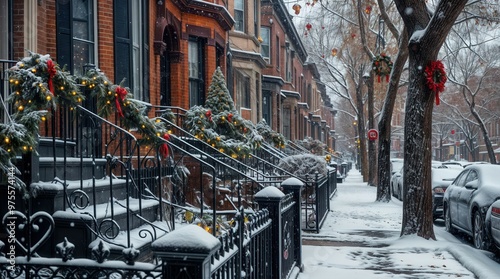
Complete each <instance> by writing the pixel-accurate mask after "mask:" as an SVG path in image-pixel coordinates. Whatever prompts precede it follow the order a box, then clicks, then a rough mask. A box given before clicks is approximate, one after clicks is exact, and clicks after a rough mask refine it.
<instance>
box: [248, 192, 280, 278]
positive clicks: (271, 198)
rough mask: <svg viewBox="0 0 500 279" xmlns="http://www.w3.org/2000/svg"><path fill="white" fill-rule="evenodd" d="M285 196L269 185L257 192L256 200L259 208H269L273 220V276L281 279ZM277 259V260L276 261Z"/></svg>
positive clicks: (271, 265)
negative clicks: (282, 211)
mask: <svg viewBox="0 0 500 279" xmlns="http://www.w3.org/2000/svg"><path fill="white" fill-rule="evenodd" d="M284 198H285V194H283V192H281V191H280V190H279V189H278V188H276V187H274V186H268V187H265V188H264V189H262V190H260V191H259V192H258V193H257V194H255V197H254V199H255V201H256V202H257V203H258V204H259V208H260V209H263V208H267V210H268V211H269V218H270V219H271V220H272V226H271V227H272V236H271V243H274V244H275V245H273V247H272V249H271V250H270V252H271V258H272V261H273V262H272V263H269V266H270V267H271V278H276V279H281V270H282V269H283V260H282V256H281V252H282V251H283V241H282V238H283V230H282V225H281V223H282V216H281V201H282V200H283V199H284ZM274 261H276V262H274Z"/></svg>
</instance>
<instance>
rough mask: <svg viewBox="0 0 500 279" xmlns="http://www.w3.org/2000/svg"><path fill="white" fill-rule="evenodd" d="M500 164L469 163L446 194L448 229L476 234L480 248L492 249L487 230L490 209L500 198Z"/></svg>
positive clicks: (475, 242) (473, 235) (445, 204)
mask: <svg viewBox="0 0 500 279" xmlns="http://www.w3.org/2000/svg"><path fill="white" fill-rule="evenodd" d="M499 182H500V165H493V164H475V165H470V166H467V167H466V168H465V169H464V170H462V171H461V173H460V174H459V175H458V177H457V178H456V179H455V180H454V181H453V183H451V184H450V186H448V188H447V189H446V192H445V193H444V200H443V210H444V216H445V225H446V229H447V230H448V231H449V232H451V233H453V232H455V231H456V230H460V231H462V232H465V233H466V234H468V235H470V236H472V239H473V242H474V246H475V247H476V248H478V249H486V248H488V241H487V231H486V229H485V222H484V221H485V217H486V212H487V210H488V209H489V207H490V206H491V204H492V203H493V202H494V201H495V200H497V199H500V183H499Z"/></svg>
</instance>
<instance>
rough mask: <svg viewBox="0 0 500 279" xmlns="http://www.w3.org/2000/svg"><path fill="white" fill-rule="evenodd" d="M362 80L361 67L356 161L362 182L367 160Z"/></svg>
mask: <svg viewBox="0 0 500 279" xmlns="http://www.w3.org/2000/svg"><path fill="white" fill-rule="evenodd" d="M362 80H363V67H360V68H359V72H358V81H359V82H358V85H357V86H356V109H357V110H358V137H359V138H358V139H359V146H358V147H359V148H358V152H359V158H360V162H358V163H359V164H360V166H361V175H362V176H363V182H366V181H368V160H367V158H366V157H367V156H366V154H367V152H366V129H365V113H364V108H363V96H362V92H361V81H362Z"/></svg>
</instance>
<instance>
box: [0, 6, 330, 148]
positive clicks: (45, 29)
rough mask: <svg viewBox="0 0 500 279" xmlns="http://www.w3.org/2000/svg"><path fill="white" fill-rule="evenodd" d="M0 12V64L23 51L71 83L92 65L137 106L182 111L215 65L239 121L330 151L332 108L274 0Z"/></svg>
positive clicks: (195, 100)
mask: <svg viewBox="0 0 500 279" xmlns="http://www.w3.org/2000/svg"><path fill="white" fill-rule="evenodd" d="M0 5H1V6H0V8H1V9H0V59H3V60H18V59H20V58H22V57H24V56H26V55H27V52H26V51H27V50H30V51H33V52H37V53H40V54H50V55H51V57H52V58H53V59H54V60H55V61H57V62H58V63H59V64H60V65H61V66H65V67H66V69H67V70H68V71H70V72H71V73H73V74H76V75H80V74H82V73H83V72H84V71H85V69H86V67H91V66H95V67H98V68H99V69H101V70H102V71H103V72H104V73H105V74H106V75H107V76H108V77H109V78H110V79H111V80H112V81H113V82H114V83H117V84H118V83H120V82H122V84H123V85H125V86H128V87H130V88H131V91H132V92H133V94H134V96H135V98H136V99H140V100H142V101H145V102H148V103H151V104H152V105H166V106H175V107H181V108H184V109H188V108H190V107H191V106H194V105H202V104H203V103H204V100H205V96H206V93H207V88H208V85H209V84H210V79H211V76H212V74H213V72H214V70H215V69H216V67H219V66H220V67H221V68H222V70H223V72H224V74H225V75H226V80H227V83H228V88H229V89H230V91H231V93H232V95H233V99H234V101H235V104H236V106H237V108H238V109H239V111H240V113H241V115H243V116H244V117H245V118H247V119H250V120H251V121H253V122H254V123H257V122H259V121H260V120H261V119H265V120H266V121H267V123H268V124H269V125H270V126H271V127H272V128H273V129H274V130H276V131H279V132H281V133H283V134H284V135H285V136H286V138H288V139H291V140H295V139H303V138H305V137H307V136H311V137H313V138H315V139H319V140H321V141H323V142H325V143H327V144H329V146H330V147H331V146H332V144H333V143H332V139H331V134H332V131H333V130H334V126H333V118H332V117H331V107H332V106H331V104H330V103H329V98H328V96H327V94H326V92H325V91H326V90H325V87H324V86H323V85H322V84H321V81H320V75H319V73H318V71H317V68H316V65H314V64H311V63H308V60H307V53H306V50H305V48H304V46H303V44H302V42H301V40H300V35H299V33H298V32H297V30H296V29H295V27H294V25H293V22H292V17H291V15H290V13H289V11H288V9H287V7H286V6H285V4H284V2H283V1H282V0H272V1H253V0H235V1H224V0H213V1H191V0H173V1H172V0H167V1H153V0H150V1H132V0H126V1H123V0H120V1H118V0H114V1H113V0H85V1H83V0H75V1H65V0H58V1H55V0H41V1H40V0H39V1H35V0H33V1H29V0H26V1H12V0H2V1H0ZM5 67H7V66H5ZM5 89H6V88H4V89H3V90H2V91H3V94H6V92H7V91H6V90H5ZM325 110H326V113H325Z"/></svg>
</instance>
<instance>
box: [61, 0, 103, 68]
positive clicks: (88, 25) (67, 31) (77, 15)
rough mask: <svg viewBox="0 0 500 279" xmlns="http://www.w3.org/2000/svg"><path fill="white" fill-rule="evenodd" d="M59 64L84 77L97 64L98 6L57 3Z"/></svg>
mask: <svg viewBox="0 0 500 279" xmlns="http://www.w3.org/2000/svg"><path fill="white" fill-rule="evenodd" d="M56 9H57V19H56V24H57V62H58V63H59V64H60V65H61V66H65V67H66V68H67V69H68V70H69V71H70V72H71V73H73V74H76V75H81V74H83V72H84V66H85V65H86V64H95V63H96V61H95V30H94V20H95V18H94V2H93V1H92V0H76V1H57V7H56Z"/></svg>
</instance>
